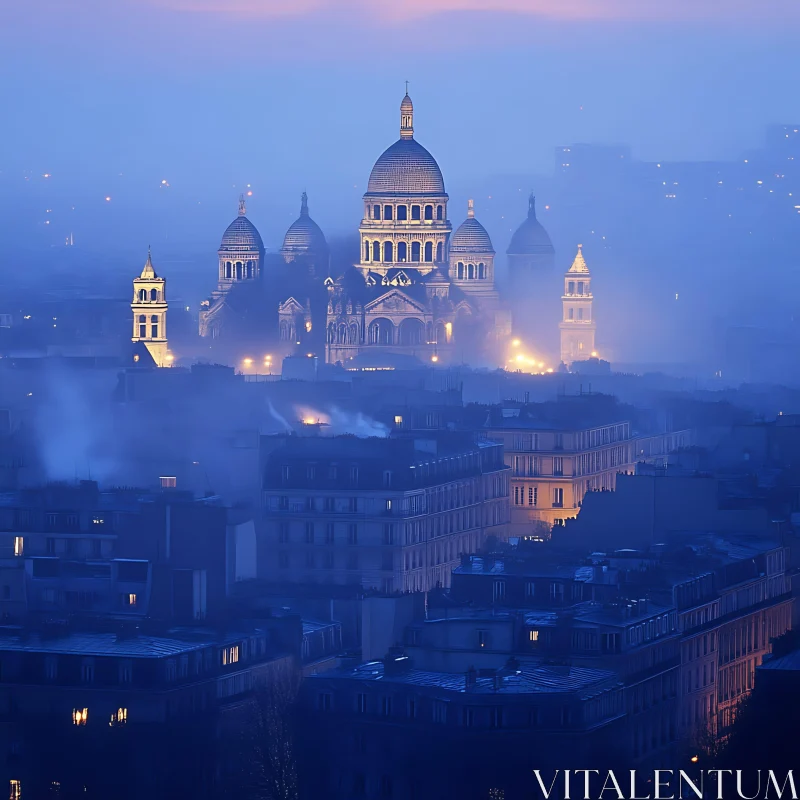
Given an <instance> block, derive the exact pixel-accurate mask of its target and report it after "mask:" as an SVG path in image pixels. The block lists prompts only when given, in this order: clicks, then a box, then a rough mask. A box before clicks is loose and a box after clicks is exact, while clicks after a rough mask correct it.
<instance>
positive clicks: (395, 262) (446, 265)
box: [326, 94, 510, 365]
mask: <svg viewBox="0 0 800 800" xmlns="http://www.w3.org/2000/svg"><path fill="white" fill-rule="evenodd" d="M363 202H364V216H363V219H362V221H361V225H360V227H359V237H360V248H361V255H360V260H359V263H358V264H356V265H355V266H354V267H353V268H352V269H351V270H349V271H348V272H347V273H345V274H344V275H342V276H340V277H339V278H338V279H333V278H329V279H328V280H327V281H326V286H327V288H328V293H329V300H328V313H327V325H326V357H327V360H328V362H330V363H342V364H344V365H346V364H347V363H348V362H349V361H350V360H352V359H353V358H355V357H357V356H359V355H362V354H365V353H376V354H388V353H392V354H406V355H410V356H415V357H417V358H420V359H422V360H424V361H439V360H442V361H446V360H448V359H449V358H451V357H452V356H453V354H454V353H455V352H458V353H459V354H462V353H463V352H466V351H469V352H474V346H475V345H477V346H478V347H481V346H483V345H485V344H486V339H487V337H488V338H490V339H491V337H492V336H493V335H494V333H495V331H496V320H495V308H496V307H498V306H499V301H498V299H497V295H496V292H495V289H494V250H493V248H492V246H491V241H490V240H489V236H488V234H487V233H486V231H485V229H484V228H483V226H481V225H480V223H478V221H477V220H475V219H474V211H473V210H472V208H471V209H470V215H469V217H468V219H467V220H466V222H465V223H464V225H462V226H461V227H460V228H459V230H458V231H457V232H456V235H455V236H454V237H453V240H452V241H450V232H451V230H452V227H451V225H450V221H449V220H448V216H447V203H448V195H447V193H446V191H445V186H444V179H443V177H442V173H441V170H440V169H439V165H438V164H437V163H436V161H435V159H434V158H433V156H432V155H431V154H430V153H429V152H428V151H427V150H426V149H425V148H424V147H423V146H422V145H421V144H419V143H418V142H417V141H416V139H414V108H413V105H412V103H411V98H410V97H409V96H408V95H407V94H406V96H405V97H404V98H403V101H402V103H401V105H400V138H399V139H398V140H397V141H396V142H395V143H394V144H393V145H392V146H391V147H389V148H388V149H387V150H386V151H384V153H383V154H382V155H381V156H380V158H378V160H377V161H376V162H375V166H374V167H373V168H372V173H371V174H370V177H369V183H368V186H367V191H366V193H365V194H364V197H363ZM448 245H449V248H448ZM448 250H449V252H448ZM454 256H457V257H456V258H455V260H454ZM459 263H460V264H461V277H460V278H459V277H458V264H459ZM470 266H471V267H472V277H469V269H470ZM506 327H507V328H508V327H510V325H508V324H506Z"/></svg>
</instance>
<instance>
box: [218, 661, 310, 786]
mask: <svg viewBox="0 0 800 800" xmlns="http://www.w3.org/2000/svg"><path fill="white" fill-rule="evenodd" d="M299 685H300V676H299V675H298V673H297V670H296V669H295V668H294V665H293V664H290V663H289V662H283V663H282V664H281V665H280V666H278V667H276V668H275V669H274V671H273V672H272V673H271V674H270V676H269V678H268V679H267V681H266V682H265V683H264V684H263V685H260V686H258V687H257V688H256V689H255V691H254V693H253V695H252V696H251V697H250V698H248V700H247V701H245V702H244V704H243V705H242V706H241V707H240V708H239V709H237V711H238V712H239V713H237V714H236V722H235V723H234V724H236V723H238V722H241V727H240V729H239V736H238V738H237V739H236V740H235V747H234V751H233V752H231V753H230V754H229V757H228V759H227V761H228V768H229V773H230V774H231V779H230V780H229V781H226V788H227V790H228V791H227V792H226V793H227V794H229V795H230V796H231V797H235V798H237V800H297V799H298V797H299V794H298V785H297V762H296V756H295V745H294V740H295V709H296V700H297V693H298V689H299Z"/></svg>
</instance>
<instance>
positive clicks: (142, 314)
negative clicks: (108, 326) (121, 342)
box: [131, 247, 172, 367]
mask: <svg viewBox="0 0 800 800" xmlns="http://www.w3.org/2000/svg"><path fill="white" fill-rule="evenodd" d="M166 288H167V282H166V280H165V279H164V278H159V277H158V275H156V271H155V269H153V261H152V258H151V257H150V248H149V247H148V248H147V262H146V263H145V265H144V268H143V269H142V274H141V275H140V276H139V277H138V278H134V279H133V302H132V303H131V311H133V336H132V337H131V341H133V342H142V343H143V344H144V346H145V347H146V348H147V350H148V352H149V353H150V355H151V356H152V357H153V361H155V362H156V365H157V366H159V367H168V366H169V365H170V362H171V360H172V359H171V356H170V354H169V348H168V346H167V297H166Z"/></svg>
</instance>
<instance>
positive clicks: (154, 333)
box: [150, 314, 158, 339]
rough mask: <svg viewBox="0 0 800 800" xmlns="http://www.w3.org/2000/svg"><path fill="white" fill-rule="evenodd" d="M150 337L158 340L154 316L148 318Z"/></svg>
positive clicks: (156, 321) (156, 322)
mask: <svg viewBox="0 0 800 800" xmlns="http://www.w3.org/2000/svg"><path fill="white" fill-rule="evenodd" d="M150 335H151V336H152V337H153V338H154V339H158V316H156V315H155V314H153V316H152V317H150Z"/></svg>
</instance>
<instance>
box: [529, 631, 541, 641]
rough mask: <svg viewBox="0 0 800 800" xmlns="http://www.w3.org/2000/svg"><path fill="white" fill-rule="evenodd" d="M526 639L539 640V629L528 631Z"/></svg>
mask: <svg viewBox="0 0 800 800" xmlns="http://www.w3.org/2000/svg"><path fill="white" fill-rule="evenodd" d="M528 639H529V641H531V642H538V641H539V631H528Z"/></svg>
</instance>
